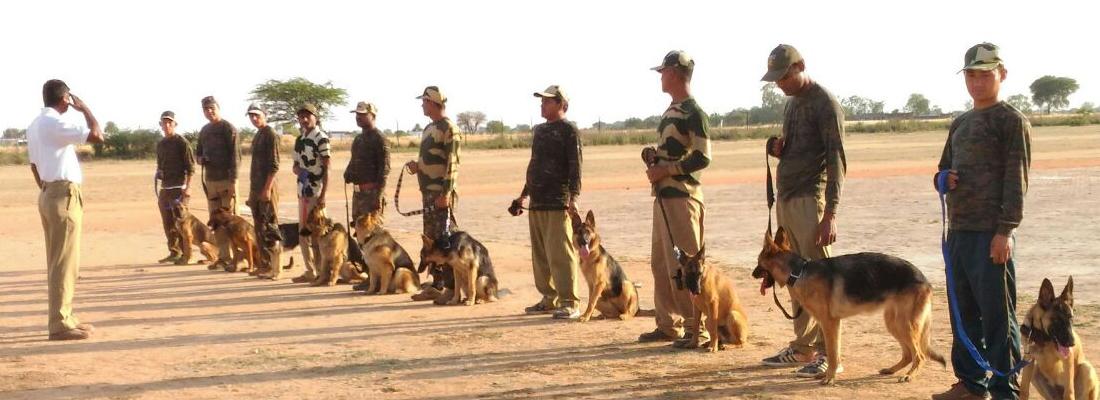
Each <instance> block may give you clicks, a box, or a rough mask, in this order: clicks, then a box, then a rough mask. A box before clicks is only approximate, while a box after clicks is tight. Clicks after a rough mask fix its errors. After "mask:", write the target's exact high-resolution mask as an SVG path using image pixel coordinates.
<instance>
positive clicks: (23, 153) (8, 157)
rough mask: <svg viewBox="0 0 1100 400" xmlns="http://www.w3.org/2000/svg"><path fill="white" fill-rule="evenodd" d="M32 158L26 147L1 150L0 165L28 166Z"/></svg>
mask: <svg viewBox="0 0 1100 400" xmlns="http://www.w3.org/2000/svg"><path fill="white" fill-rule="evenodd" d="M27 164H30V158H29V157H28V156H27V148H26V147H25V146H20V147H12V148H3V149H0V165H27Z"/></svg>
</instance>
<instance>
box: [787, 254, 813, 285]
mask: <svg viewBox="0 0 1100 400" xmlns="http://www.w3.org/2000/svg"><path fill="white" fill-rule="evenodd" d="M808 262H809V261H806V259H804V258H802V257H795V259H793V260H791V263H790V266H791V274H790V276H788V277H787V286H794V283H795V282H798V278H801V277H802V272H803V270H804V269H805V267H806V263H808Z"/></svg>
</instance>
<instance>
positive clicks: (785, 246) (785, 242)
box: [775, 227, 791, 250]
mask: <svg viewBox="0 0 1100 400" xmlns="http://www.w3.org/2000/svg"><path fill="white" fill-rule="evenodd" d="M775 246H776V247H778V248H779V249H780V250H790V249H791V239H790V238H788V237H787V230H786V229H783V227H779V230H776V231H775Z"/></svg>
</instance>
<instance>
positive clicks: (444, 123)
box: [416, 117, 459, 238]
mask: <svg viewBox="0 0 1100 400" xmlns="http://www.w3.org/2000/svg"><path fill="white" fill-rule="evenodd" d="M458 133H459V130H458V127H457V126H455V124H454V123H453V122H451V120H450V118H446V117H444V118H443V119H440V120H439V121H434V122H432V123H431V124H429V125H428V126H427V127H426V128H424V133H423V139H421V141H420V155H419V159H418V160H417V166H418V169H419V172H418V173H417V174H416V178H417V182H418V183H419V185H420V193H421V196H423V202H424V208H431V211H428V212H425V213H424V214H423V215H424V234H425V235H428V237H433V238H436V237H439V235H440V234H441V233H443V231H444V230H445V229H446V227H447V223H448V216H449V215H450V214H451V213H450V212H449V210H448V209H445V208H436V207H435V202H436V199H437V198H439V196H449V197H450V198H451V209H452V210H453V209H454V206H455V204H454V201H455V200H456V197H457V196H456V192H455V187H456V183H457V179H458V163H459V155H458V154H459V145H458V140H456V139H457V138H455V135H457V134H458ZM450 222H451V226H450V231H451V232H454V231H456V230H458V227H457V226H455V224H454V217H453V216H451V217H450Z"/></svg>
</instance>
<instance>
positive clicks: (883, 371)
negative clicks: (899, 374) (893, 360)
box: [878, 368, 894, 375]
mask: <svg viewBox="0 0 1100 400" xmlns="http://www.w3.org/2000/svg"><path fill="white" fill-rule="evenodd" d="M878 373H879V375H893V374H894V371H893V370H891V369H890V368H883V369H880V370H878Z"/></svg>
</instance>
